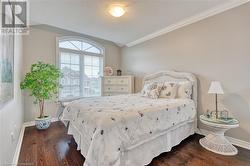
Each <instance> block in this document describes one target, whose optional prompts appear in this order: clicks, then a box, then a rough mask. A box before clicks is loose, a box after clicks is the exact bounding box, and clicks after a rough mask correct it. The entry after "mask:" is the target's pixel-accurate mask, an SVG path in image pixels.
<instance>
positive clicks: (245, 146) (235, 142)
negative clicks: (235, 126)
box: [196, 129, 250, 150]
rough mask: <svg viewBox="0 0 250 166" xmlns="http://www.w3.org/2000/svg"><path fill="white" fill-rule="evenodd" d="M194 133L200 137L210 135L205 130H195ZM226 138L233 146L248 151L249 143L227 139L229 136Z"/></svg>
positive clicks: (231, 138)
mask: <svg viewBox="0 0 250 166" xmlns="http://www.w3.org/2000/svg"><path fill="white" fill-rule="evenodd" d="M196 133H197V134H200V135H207V134H209V133H210V131H209V130H206V129H198V130H196ZM226 138H227V139H228V140H229V141H230V142H231V143H232V144H233V145H235V146H239V147H242V148H245V149H249V150H250V142H247V141H243V140H240V139H237V138H233V137H229V136H226Z"/></svg>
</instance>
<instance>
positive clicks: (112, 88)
mask: <svg viewBox="0 0 250 166" xmlns="http://www.w3.org/2000/svg"><path fill="white" fill-rule="evenodd" d="M116 90H117V87H116V86H112V85H106V86H104V92H115V91H116Z"/></svg>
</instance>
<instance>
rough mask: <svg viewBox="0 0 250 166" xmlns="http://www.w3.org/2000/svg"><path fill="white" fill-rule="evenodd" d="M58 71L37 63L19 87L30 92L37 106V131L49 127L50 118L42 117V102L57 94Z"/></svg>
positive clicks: (47, 65)
mask: <svg viewBox="0 0 250 166" xmlns="http://www.w3.org/2000/svg"><path fill="white" fill-rule="evenodd" d="M60 77H61V72H60V70H59V69H58V68H57V67H56V66H55V65H52V64H46V63H43V62H38V63H36V64H33V65H32V66H31V71H30V72H29V73H27V74H26V75H25V78H24V80H23V82H21V84H20V87H21V89H23V90H30V93H31V96H34V97H35V101H34V103H35V104H39V109H40V115H39V117H37V118H36V119H35V123H36V127H37V129H40V130H42V129H43V130H44V129H47V128H48V127H49V126H50V123H51V117H50V116H47V115H44V101H45V100H51V99H52V98H53V97H54V96H55V95H57V94H58V89H59V87H60V85H59V78H60Z"/></svg>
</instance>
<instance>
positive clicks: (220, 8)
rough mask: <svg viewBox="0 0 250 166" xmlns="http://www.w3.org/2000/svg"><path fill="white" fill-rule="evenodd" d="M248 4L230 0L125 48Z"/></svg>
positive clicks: (249, 0) (241, 0)
mask: <svg viewBox="0 0 250 166" xmlns="http://www.w3.org/2000/svg"><path fill="white" fill-rule="evenodd" d="M248 2H250V0H232V1H230V2H228V3H225V4H222V5H219V6H216V7H214V8H211V9H208V10H206V11H205V12H202V13H200V14H197V15H195V16H192V17H189V18H187V19H184V20H182V21H180V22H178V23H176V24H172V25H169V26H167V27H166V28H164V29H161V30H159V31H156V32H154V33H151V34H149V35H146V36H144V37H142V38H140V39H137V40H135V41H133V42H130V43H127V44H126V46H127V47H131V46H135V45H137V44H140V43H143V42H145V41H147V40H150V39H153V38H155V37H158V36H161V35H163V34H166V33H169V32H172V31H174V30H176V29H179V28H182V27H184V26H187V25H190V24H193V23H195V22H198V21H201V20H203V19H206V18H208V17H211V16H214V15H216V14H219V13H222V12H224V11H227V10H230V9H232V8H235V7H237V6H240V5H243V4H245V3H248Z"/></svg>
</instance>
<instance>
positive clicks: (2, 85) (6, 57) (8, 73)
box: [0, 35, 14, 109]
mask: <svg viewBox="0 0 250 166" xmlns="http://www.w3.org/2000/svg"><path fill="white" fill-rule="evenodd" d="M0 46H1V49H0V109H1V108H2V107H3V106H4V105H5V104H6V103H7V102H9V101H11V100H12V99H13V98H14V35H0Z"/></svg>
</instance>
